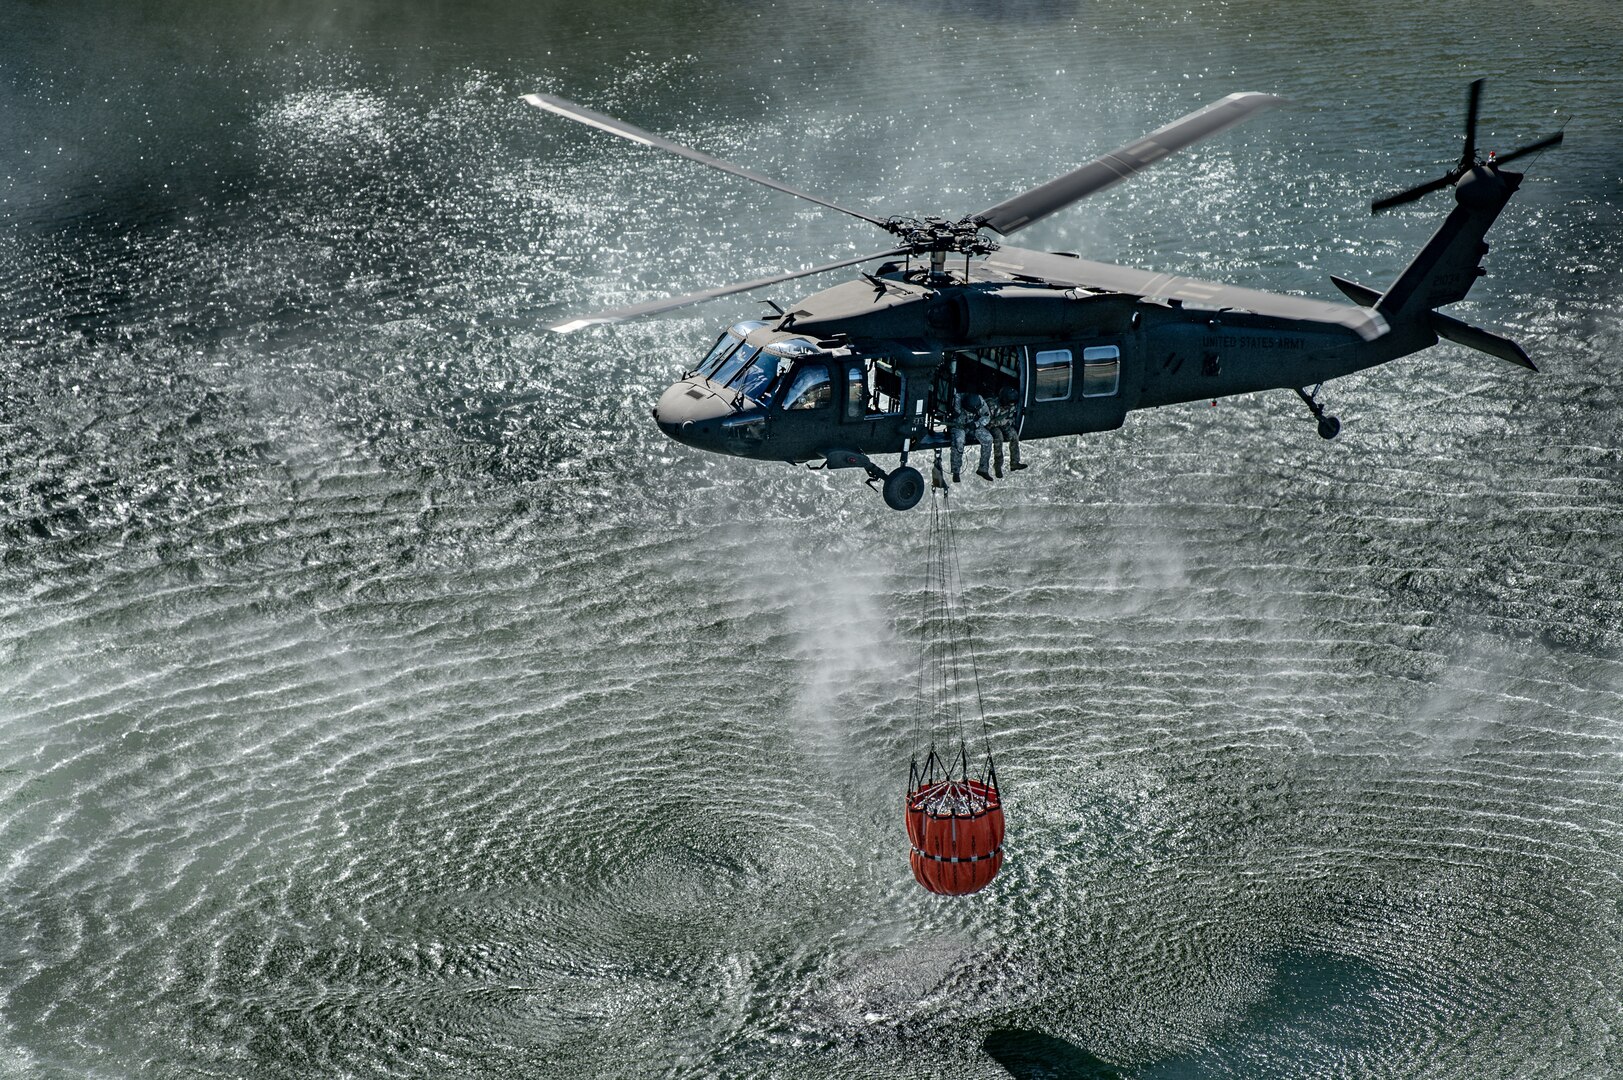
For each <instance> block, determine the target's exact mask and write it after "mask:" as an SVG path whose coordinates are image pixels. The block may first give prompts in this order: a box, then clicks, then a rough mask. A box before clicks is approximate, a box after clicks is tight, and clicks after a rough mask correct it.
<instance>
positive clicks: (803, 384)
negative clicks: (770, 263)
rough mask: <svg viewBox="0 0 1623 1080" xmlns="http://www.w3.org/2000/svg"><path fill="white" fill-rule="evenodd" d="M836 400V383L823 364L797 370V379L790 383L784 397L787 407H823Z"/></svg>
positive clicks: (785, 406)
mask: <svg viewBox="0 0 1623 1080" xmlns="http://www.w3.org/2000/svg"><path fill="white" fill-rule="evenodd" d="M833 401H834V383H833V380H832V379H830V378H829V374H828V368H827V367H825V366H824V365H822V364H818V365H816V366H815V367H803V368H801V369H800V370H799V371H797V372H795V381H794V382H792V383H790V384H789V393H788V394H787V395H786V396H785V398H784V402H785V404H784V406H783V407H784V408H785V409H822V408H826V407H827V406H828V405H830V404H831V403H832V402H833Z"/></svg>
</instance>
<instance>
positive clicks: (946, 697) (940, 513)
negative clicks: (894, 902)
mask: <svg viewBox="0 0 1623 1080" xmlns="http://www.w3.org/2000/svg"><path fill="white" fill-rule="evenodd" d="M948 503H949V498H948V496H947V495H946V494H941V495H939V496H938V495H937V493H936V491H935V490H934V489H932V490H931V492H930V531H929V555H928V558H927V560H926V573H927V578H926V582H925V588H924V615H923V620H922V627H923V634H924V643H925V662H924V664H923V665H921V666H920V668H919V686H918V707H917V708H916V709H915V711H914V714H913V752H912V762H911V764H910V765H909V766H908V780H907V799H906V807H907V838H908V840H909V842H910V843H911V844H912V847H913V856H912V862H913V876H914V877H915V878H917V879H918V883H919V884H920V885H923V886H924V887H925V888H926V889H928V890H930V891H931V892H933V893H939V894H941V895H943V896H967V895H968V894H970V893H973V892H979V891H980V890H981V889H984V888H985V887H986V886H987V885H988V884H989V883H990V882H991V880H992V878H994V877H996V876H997V872H998V870H999V869H1000V868H1001V867H1002V866H1003V797H1002V793H1001V792H1000V791H999V790H998V783H997V769H996V767H995V766H994V765H993V763H992V744H991V739H990V737H989V735H988V732H987V727H986V710H985V707H984V706H983V704H982V702H981V682H980V668H979V665H977V663H976V661H975V645H974V638H973V636H972V635H971V634H970V633H969V632H968V629H967V628H966V626H965V625H964V619H963V613H962V609H961V606H960V604H959V588H960V585H961V581H962V579H961V576H960V574H959V569H958V535H957V529H956V526H955V525H954V523H953V519H952V511H951V507H950V505H948ZM969 692H973V694H974V702H973V713H972V716H971V722H972V723H973V721H974V720H977V719H978V720H979V722H980V739H979V742H980V744H981V745H980V746H979V747H978V748H977V753H976V755H975V762H976V764H975V767H974V771H973V774H972V772H971V766H970V757H969V750H970V739H971V738H972V731H971V734H970V735H966V733H965V725H964V720H965V715H964V714H965V712H966V711H969V710H968V708H967V705H966V703H965V700H964V699H965V698H966V697H967V696H968V693H969ZM921 729H922V730H921ZM922 735H928V738H929V741H928V744H927V745H928V749H927V751H926V753H925V756H924V761H923V763H922V764H920V762H919V746H920V742H921V736H922ZM942 746H944V747H945V750H944V751H943V750H942V749H939V747H942Z"/></svg>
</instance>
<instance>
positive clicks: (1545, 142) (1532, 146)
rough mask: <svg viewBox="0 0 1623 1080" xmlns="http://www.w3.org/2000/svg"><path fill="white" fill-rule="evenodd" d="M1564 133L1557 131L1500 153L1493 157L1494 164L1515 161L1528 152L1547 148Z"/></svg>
mask: <svg viewBox="0 0 1623 1080" xmlns="http://www.w3.org/2000/svg"><path fill="white" fill-rule="evenodd" d="M1565 134H1566V133H1565V132H1562V131H1558V132H1556V133H1555V134H1554V135H1551V136H1550V137H1549V138H1547V139H1540V140H1539V141H1538V142H1536V143H1528V144H1527V145H1526V146H1524V147H1522V148H1521V149H1519V150H1512V151H1511V152H1510V153H1508V154H1500V155H1499V156H1498V157H1496V158H1494V162H1495V163H1496V164H1499V165H1503V164H1504V163H1505V162H1507V161H1515V160H1516V159H1517V158H1521V157H1526V156H1527V155H1528V154H1536V153H1538V152H1539V151H1540V150H1547V149H1549V148H1550V147H1552V146H1554V145H1556V144H1557V143H1559V142H1560V141H1561V139H1562V137H1563V136H1565Z"/></svg>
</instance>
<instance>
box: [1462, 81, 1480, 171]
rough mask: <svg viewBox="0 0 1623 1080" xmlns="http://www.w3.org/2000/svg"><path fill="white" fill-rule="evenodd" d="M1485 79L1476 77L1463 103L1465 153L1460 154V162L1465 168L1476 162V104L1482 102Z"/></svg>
mask: <svg viewBox="0 0 1623 1080" xmlns="http://www.w3.org/2000/svg"><path fill="white" fill-rule="evenodd" d="M1485 81H1486V80H1484V79H1477V80H1476V81H1475V82H1473V83H1471V96H1470V99H1469V100H1468V101H1467V102H1466V105H1465V153H1463V154H1461V155H1460V164H1461V165H1463V166H1464V167H1466V168H1467V169H1469V168H1470V167H1471V166H1472V165H1475V164H1476V113H1477V106H1478V105H1480V104H1481V103H1482V84H1483V83H1484V82H1485Z"/></svg>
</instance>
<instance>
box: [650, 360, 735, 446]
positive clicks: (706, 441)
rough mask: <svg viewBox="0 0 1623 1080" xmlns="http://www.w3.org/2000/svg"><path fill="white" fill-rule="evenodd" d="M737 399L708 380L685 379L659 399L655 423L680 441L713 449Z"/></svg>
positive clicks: (732, 411) (655, 412)
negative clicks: (723, 422) (722, 423)
mask: <svg viewBox="0 0 1623 1080" xmlns="http://www.w3.org/2000/svg"><path fill="white" fill-rule="evenodd" d="M737 396H738V395H737V394H736V393H735V392H734V391H731V390H727V389H725V388H723V387H720V386H717V385H716V384H715V383H713V382H711V381H710V380H709V379H701V378H698V377H697V376H695V377H693V378H688V379H683V380H682V381H681V382H679V383H676V384H675V385H673V386H671V387H669V388H667V389H666V391H665V392H664V393H663V394H661V395H660V396H659V404H658V405H655V406H654V422H655V423H656V424H658V425H659V430H661V431H663V432H664V433H665V434H667V435H669V436H670V437H671V438H673V439H675V440H676V441H677V442H683V443H687V444H688V445H689V446H697V447H699V448H700V449H704V450H710V449H714V448H715V446H716V444H717V441H718V436H719V435H720V432H721V422H722V420H723V419H724V418H725V417H728V416H732V415H733V414H734V413H735V412H736V411H737V410H736V409H735V407H734V404H733V403H734V401H735V399H736V398H737Z"/></svg>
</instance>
